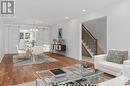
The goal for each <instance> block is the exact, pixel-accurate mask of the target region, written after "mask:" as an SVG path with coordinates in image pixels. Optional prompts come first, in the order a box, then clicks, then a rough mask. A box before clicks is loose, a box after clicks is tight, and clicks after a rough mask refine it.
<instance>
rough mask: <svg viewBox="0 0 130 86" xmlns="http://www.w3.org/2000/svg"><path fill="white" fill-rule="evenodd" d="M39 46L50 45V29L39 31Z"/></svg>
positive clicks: (37, 34)
mask: <svg viewBox="0 0 130 86" xmlns="http://www.w3.org/2000/svg"><path fill="white" fill-rule="evenodd" d="M36 39H37V45H43V44H49V43H50V29H49V28H46V29H39V31H38V32H37V33H36Z"/></svg>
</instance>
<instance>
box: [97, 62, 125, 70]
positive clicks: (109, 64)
mask: <svg viewBox="0 0 130 86" xmlns="http://www.w3.org/2000/svg"><path fill="white" fill-rule="evenodd" d="M98 64H99V66H100V67H103V68H104V69H108V70H112V71H115V72H120V71H121V70H122V69H123V65H122V64H117V63H113V62H105V61H104V62H99V63H98Z"/></svg>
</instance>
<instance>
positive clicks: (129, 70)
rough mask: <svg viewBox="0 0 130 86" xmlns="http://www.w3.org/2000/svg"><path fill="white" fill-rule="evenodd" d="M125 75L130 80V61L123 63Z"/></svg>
mask: <svg viewBox="0 0 130 86" xmlns="http://www.w3.org/2000/svg"><path fill="white" fill-rule="evenodd" d="M122 71H123V75H124V76H126V77H128V78H130V60H126V61H124V62H123V70H122Z"/></svg>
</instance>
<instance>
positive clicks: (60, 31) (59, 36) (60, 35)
mask: <svg viewBox="0 0 130 86" xmlns="http://www.w3.org/2000/svg"><path fill="white" fill-rule="evenodd" d="M58 38H62V28H59V29H58Z"/></svg>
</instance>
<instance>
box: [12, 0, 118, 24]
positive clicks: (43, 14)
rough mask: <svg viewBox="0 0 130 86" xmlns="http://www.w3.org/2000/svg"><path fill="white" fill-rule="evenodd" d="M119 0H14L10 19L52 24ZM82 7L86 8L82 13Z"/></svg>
mask: <svg viewBox="0 0 130 86" xmlns="http://www.w3.org/2000/svg"><path fill="white" fill-rule="evenodd" d="M116 1H119V0H15V18H13V19H12V18H11V20H15V21H22V22H28V23H29V22H32V20H37V21H38V22H39V23H44V24H46V25H52V24H55V23H58V22H62V21H64V20H65V16H69V18H70V19H72V18H77V17H80V16H82V15H84V14H87V13H88V12H90V11H94V10H98V9H101V8H103V7H105V6H107V5H110V4H112V3H115V2H116ZM82 9H86V12H85V13H83V12H82Z"/></svg>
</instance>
